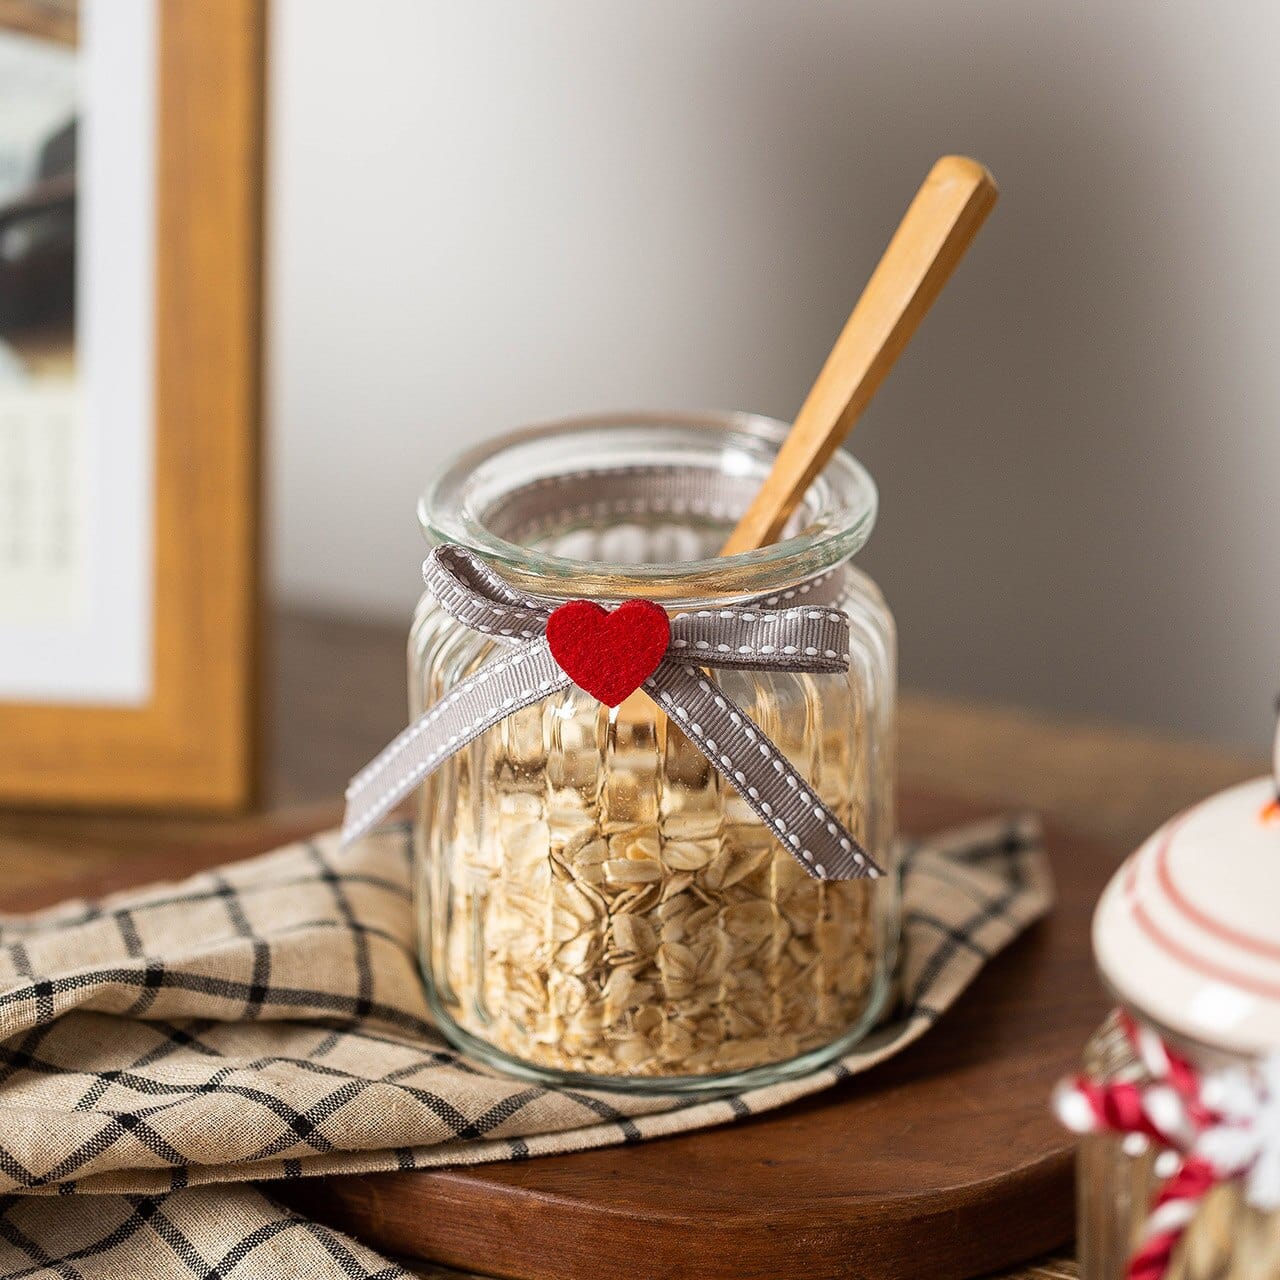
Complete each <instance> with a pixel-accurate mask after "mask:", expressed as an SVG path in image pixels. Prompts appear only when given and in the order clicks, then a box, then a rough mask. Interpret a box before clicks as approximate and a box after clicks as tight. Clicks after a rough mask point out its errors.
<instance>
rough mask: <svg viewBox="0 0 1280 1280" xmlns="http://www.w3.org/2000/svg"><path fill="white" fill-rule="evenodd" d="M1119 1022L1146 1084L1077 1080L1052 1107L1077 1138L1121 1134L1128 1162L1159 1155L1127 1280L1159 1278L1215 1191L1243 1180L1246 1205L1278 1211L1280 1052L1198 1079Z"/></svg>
mask: <svg viewBox="0 0 1280 1280" xmlns="http://www.w3.org/2000/svg"><path fill="white" fill-rule="evenodd" d="M1117 1016H1118V1018H1119V1023H1120V1027H1121V1029H1122V1031H1123V1032H1124V1034H1125V1036H1126V1037H1127V1039H1128V1041H1129V1043H1130V1045H1131V1046H1132V1048H1133V1050H1134V1052H1135V1054H1136V1055H1137V1057H1138V1058H1139V1060H1140V1061H1141V1063H1142V1065H1143V1067H1144V1068H1145V1070H1146V1073H1147V1076H1148V1077H1149V1079H1147V1080H1146V1081H1144V1082H1141V1083H1134V1082H1122V1081H1101V1080H1095V1079H1092V1078H1090V1077H1088V1076H1083V1075H1081V1076H1075V1077H1072V1078H1070V1079H1067V1080H1064V1081H1063V1082H1062V1083H1061V1084H1060V1085H1059V1086H1058V1088H1057V1090H1056V1092H1055V1094H1054V1109H1055V1110H1056V1112H1057V1114H1058V1118H1059V1119H1060V1120H1061V1121H1062V1123H1063V1124H1064V1125H1066V1127H1067V1128H1068V1129H1070V1130H1072V1131H1073V1132H1075V1133H1114V1134H1117V1135H1121V1136H1122V1137H1123V1140H1124V1143H1123V1145H1124V1150H1125V1153H1126V1154H1128V1155H1139V1154H1141V1153H1142V1152H1143V1151H1144V1150H1146V1149H1147V1147H1149V1146H1155V1147H1157V1148H1159V1149H1160V1150H1161V1152H1162V1153H1163V1154H1162V1156H1161V1157H1160V1158H1159V1159H1158V1160H1157V1164H1156V1171H1157V1173H1158V1174H1161V1175H1162V1176H1163V1181H1162V1183H1161V1185H1160V1189H1159V1190H1158V1191H1157V1193H1156V1195H1155V1199H1154V1200H1153V1202H1152V1205H1151V1210H1150V1212H1149V1214H1148V1216H1147V1221H1146V1225H1145V1229H1144V1231H1143V1237H1142V1242H1141V1243H1140V1244H1139V1246H1138V1248H1137V1249H1136V1250H1135V1251H1134V1253H1133V1254H1132V1255H1131V1256H1130V1258H1129V1263H1128V1267H1127V1268H1126V1271H1125V1275H1126V1278H1127V1280H1160V1278H1161V1277H1162V1276H1164V1275H1165V1273H1166V1271H1167V1270H1168V1267H1169V1261H1170V1259H1171V1258H1172V1256H1173V1253H1174V1250H1175V1249H1176V1248H1177V1246H1178V1243H1179V1241H1180V1240H1181V1239H1182V1236H1183V1234H1184V1233H1185V1232H1186V1229H1187V1227H1188V1226H1189V1225H1190V1223H1191V1221H1192V1219H1193V1218H1194V1217H1195V1216H1196V1213H1197V1212H1198V1210H1199V1208H1200V1202H1201V1201H1202V1200H1203V1199H1204V1197H1205V1196H1206V1195H1207V1194H1208V1192H1209V1191H1210V1190H1212V1188H1213V1187H1215V1186H1218V1185H1219V1184H1220V1183H1223V1182H1228V1181H1232V1180H1234V1179H1237V1178H1242V1179H1244V1180H1245V1198H1246V1200H1247V1201H1248V1203H1249V1204H1251V1205H1253V1206H1254V1207H1255V1208H1258V1209H1261V1210H1263V1211H1264V1212H1274V1211H1276V1210H1278V1209H1280V1055H1275V1056H1272V1057H1271V1058H1268V1059H1264V1060H1263V1061H1261V1062H1259V1063H1257V1064H1255V1065H1252V1066H1249V1067H1244V1066H1232V1067H1227V1068H1224V1069H1222V1070H1219V1071H1212V1072H1204V1073H1201V1072H1199V1071H1198V1070H1197V1069H1196V1068H1195V1067H1194V1066H1193V1065H1192V1064H1191V1063H1190V1062H1189V1061H1187V1059H1185V1058H1183V1057H1181V1056H1180V1055H1178V1054H1177V1053H1175V1052H1174V1051H1173V1050H1171V1049H1170V1048H1169V1046H1168V1045H1166V1044H1165V1043H1164V1041H1163V1040H1162V1039H1161V1038H1160V1037H1159V1036H1158V1035H1157V1034H1156V1033H1155V1032H1154V1031H1152V1030H1151V1029H1150V1028H1149V1027H1144V1026H1142V1025H1141V1024H1140V1023H1138V1022H1136V1021H1135V1020H1134V1019H1133V1018H1132V1017H1130V1016H1129V1015H1128V1014H1126V1013H1124V1012H1123V1011H1121V1012H1120V1013H1119V1014H1118V1015H1117ZM1165 1165H1167V1166H1168V1172H1167V1174H1166V1173H1165V1169H1164V1167H1163V1166H1165Z"/></svg>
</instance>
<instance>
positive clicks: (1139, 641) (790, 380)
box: [268, 0, 1280, 744]
mask: <svg viewBox="0 0 1280 1280" xmlns="http://www.w3.org/2000/svg"><path fill="white" fill-rule="evenodd" d="M273 8H274V15H273V30H272V33H271V37H272V69H271V90H270V123H271V143H270V163H271V175H272V178H271V199H270V246H271V249H270V260H269V264H270V270H269V276H270V289H269V293H270V297H269V325H270V328H269V333H270V342H271V356H272V366H271V376H270V380H269V394H268V409H269V416H270V425H271V432H272V443H271V450H270V451H271V455H272V479H271V503H272V506H271V511H272V535H273V541H274V573H275V578H276V584H277V591H278V593H279V595H281V596H282V597H283V598H285V599H286V600H288V601H290V602H294V603H305V604H308V605H313V606H317V607H323V608H326V609H335V610H340V611H346V612H353V613H356V612H358V613H362V614H376V615H383V616H388V617H396V618H400V617H407V613H408V610H409V608H410V607H411V604H412V601H413V600H414V598H415V597H416V593H417V584H418V576H417V574H418V560H419V557H420V546H419V542H418V537H417V533H416V528H415V524H414V514H413V508H414V501H415V497H416V494H417V492H418V490H419V489H420V487H421V485H422V482H423V481H424V479H425V478H426V477H427V476H428V475H429V474H430V473H431V472H432V471H433V470H434V469H435V468H437V467H438V466H439V464H440V463H441V462H442V461H443V460H444V459H445V458H447V457H448V456H449V455H450V454H451V453H452V452H453V451H455V449H457V448H458V447H460V446H461V445H462V444H464V443H467V442H470V441H472V440H475V439H478V438H480V437H482V436H484V435H487V434H491V433H496V432H499V431H501V430H504V429H506V428H508V427H510V426H513V425H518V424H521V423H525V422H529V421H534V420H538V419H542V418H546V417H552V416H558V415H561V414H565V413H570V412H577V411H587V410H592V409H611V408H628V407H639V406H650V407H661V406H666V407H683V408H694V407H707V406H719V407H734V408H743V409H754V410H758V411H762V412H765V413H770V414H774V415H776V416H779V417H784V418H785V417H790V416H791V415H792V414H793V413H794V411H795V408H796V407H797V405H798V404H799V402H800V400H801V398H802V397H803V394H804V391H805V389H806V387H807V385H808V383H809V381H810V380H811V378H812V377H813V375H814V373H815V372H816V370H817V368H818V366H819V364H820V362H821V359H822V357H823V356H824V354H825V352H826V351H827V349H828V347H829V345H830V343H831V341H832V340H833V339H834V337H835V334H836V333H837V332H838V330H839V327H840V325H841V323H842V322H843V319H844V317H845V315H846V314H847V312H848V310H849V308H850V306H851V305H852V303H853V301H854V299H855V297H856V296H857V293H858V291H859V290H860V288H861V286H862V284H863V283H864V281H865V279H866V276H867V274H868V273H869V271H870V269H871V267H872V265H873V263H874V261H875V259H876V257H877V256H878V254H879V252H880V250H881V249H882V248H883V245H884V243H885V242H886V240H887V238H888V236H889V234H890V232H891V230H892V228H893V226H894V225H895V223H896V221H897V219H898V217H899V215H900V214H901V212H902V210H903V209H904V208H905V206H906V203H907V201H908V200H909V198H910V196H911V194H912V193H913V191H914V190H915V187H916V186H917V184H918V183H919V181H920V180H921V178H922V177H923V175H924V174H925V172H926V171H927V169H928V167H929V165H930V164H931V163H932V161H933V159H934V158H935V157H936V156H937V155H939V154H942V153H944V152H947V151H959V152H967V153H970V154H972V155H975V156H977V157H979V158H980V159H982V160H983V161H984V162H985V163H987V164H988V165H989V166H990V168H991V169H992V171H993V172H994V173H995V175H996V177H997V179H998V180H999V182H1000V184H1001V187H1002V191H1003V195H1002V200H1001V203H1000V205H999V206H998V208H997V210H996V212H995V214H994V215H993V216H992V218H991V220H990V222H989V223H988V224H987V227H986V229H985V230H984V231H983V232H982V234H981V236H980V238H979V240H978V242H977V244H976V246H975V248H974V250H973V251H972V253H971V254H970V256H969V258H968V259H967V260H966V262H965V263H964V264H963V266H962V267H961V270H960V272H959V273H958V275H957V276H956V277H955V279H954V280H953V282H952V284H951V285H950V286H949V288H948V290H947V292H946V294H945V295H944V297H943V299H942V300H941V302H940V303H939V304H938V306H937V307H936V308H935V310H934V311H933V313H932V314H931V315H930V317H929V318H928V320H927V321H926V323H925V325H924V327H923V329H922V330H921V332H920V333H919V334H918V335H917V338H916V340H915V342H914V343H913V345H912V347H911V349H910V350H909V351H908V353H907V355H906V356H905V357H904V359H903V362H902V363H901V365H900V366H899V367H898V369H897V370H896V371H895V372H894V373H893V375H892V376H891V378H890V380H889V381H888V383H887V384H886V385H885V387H884V388H883V389H882V391H881V393H880V395H879V397H878V398H877V401H876V403H875V404H874V406H873V407H872V409H871V410H870V412H869V413H868V414H867V416H866V417H865V418H864V420H863V422H862V424H861V425H860V427H859V428H858V431H857V433H856V436H855V439H854V449H855V452H857V453H858V454H859V455H860V456H861V457H862V458H863V459H864V460H865V461H866V462H867V463H868V465H869V466H870V468H871V469H872V471H873V472H874V474H875V475H876V476H877V478H878V480H879V483H880V486H881V494H882V517H881V523H880V526H879V529H878V530H877V532H876V534H875V536H874V537H873V539H872V542H871V544H870V546H869V547H868V549H867V550H866V552H865V553H864V563H865V565H866V567H867V568H868V569H869V570H870V571H871V572H872V573H873V574H874V575H875V576H876V577H877V578H878V580H879V581H880V582H881V584H882V586H883V587H884V589H885V591H886V594H887V595H888V596H889V599H890V602H891V604H892V605H893V607H894V609H895V611H896V613H897V615H898V619H899V624H900V628H901V638H902V665H903V676H904V680H905V682H907V683H910V684H912V685H915V686H917V687H922V688H928V689H933V690H938V691H943V692H946V693H950V694H955V695H961V696H964V695H972V696H976V697H983V698H991V699H997V700H1000V701H1003V702H1010V703H1021V704H1027V705H1032V706H1036V707H1041V708H1046V709H1049V710H1053V711H1064V712H1070V713H1075V714H1079V715H1084V716H1102V717H1107V718H1110V719H1114V720H1120V721H1131V722H1135V723H1141V724H1147V725H1151V726H1154V727H1159V728H1167V729H1175V730H1179V731H1183V732H1187V733H1195V734H1202V735H1208V736H1212V737H1216V738H1220V739H1223V740H1226V741H1236V742H1241V743H1256V744H1261V743H1262V742H1264V741H1265V740H1267V739H1268V738H1269V733H1270V729H1271V719H1270V705H1269V702H1270V698H1271V695H1272V693H1273V692H1274V690H1275V689H1276V688H1277V687H1280V582H1278V580H1277V579H1278V575H1277V555H1276V552H1277V549H1278V541H1280V539H1278V537H1277V510H1276V508H1277V501H1276V500H1277V490H1278V487H1280V486H1278V483H1277V481H1278V478H1280V432H1278V431H1277V421H1278V420H1280V362H1277V361H1276V359H1275V358H1274V356H1273V349H1274V346H1275V342H1276V337H1277V334H1278V333H1280V216H1278V215H1280V147H1278V146H1277V145H1276V138H1277V136H1280V89H1278V88H1277V81H1276V77H1275V70H1274V50H1275V49H1276V48H1277V47H1278V45H1280V7H1277V6H1275V5H1273V4H1271V3H1264V2H1263V0H1254V2H1249V0H1238V2H1237V3H1234V4H1231V5H1217V6H1210V5H1205V4H1203V3H1201V0H1164V3H1162V4H1160V5H1155V4H1148V3H1138V2H1136V0H1121V2H1120V3H1116V2H1115V0H1087V2H1085V3H1079V2H1077V3H1072V4H1057V3H1052V2H1051V0H1031V2H1030V3H1028V2H1026V0H948V2H947V3H943V4H939V3H937V0H858V3H852V2H846V3H834V2H826V0H789V2H788V3H786V4H778V3H776V2H775V0H647V2H646V3H645V4H642V5H637V4H634V3H630V2H628V0H539V3H537V4H529V3H527V0H477V2H476V3H467V4H463V3H446V2H441V3H431V4H422V3H418V2H416V0H366V3H365V4H363V5H361V6H359V7H357V8H353V7H352V6H351V5H350V4H349V3H339V0H277V3H276V4H275V5H274V6H273Z"/></svg>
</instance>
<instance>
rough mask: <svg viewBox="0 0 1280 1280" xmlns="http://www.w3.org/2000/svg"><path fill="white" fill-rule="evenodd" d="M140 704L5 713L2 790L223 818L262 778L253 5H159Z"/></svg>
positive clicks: (259, 75) (41, 798)
mask: <svg viewBox="0 0 1280 1280" xmlns="http://www.w3.org/2000/svg"><path fill="white" fill-rule="evenodd" d="M158 10H159V14H160V29H159V66H158V75H159V88H158V109H157V120H158V139H157V147H158V153H157V190H156V200H157V207H156V243H157V250H156V368H157V381H156V400H155V406H156V423H155V513H154V514H155V520H154V535H153V538H154V544H155V553H154V611H153V624H152V634H153V651H154V657H153V694H152V697H151V699H150V701H149V702H148V703H147V705H146V706H144V707H141V708H136V709H135V708H125V707H100V706H92V707H82V706H65V707H64V706H36V705H28V704H13V705H5V706H3V707H0V796H3V797H5V798H7V799H10V800H17V801H22V802H25V803H32V804H58V805H94V806H104V805H113V806H129V807H138V806H146V807H179V806H180V807H188V808H196V809H233V808H237V807H242V806H244V805H245V804H246V803H247V802H248V801H249V800H250V799H251V798H252V795H253V791H254V787H255V784H256V780H257V764H258V760H257V754H256V746H257V744H258V742H259V741H260V734H259V733H258V732H257V727H256V723H255V717H256V714H257V691H258V685H259V671H258V661H259V659H258V650H259V645H258V638H259V631H260V626H261V617H260V612H259V608H258V600H259V586H260V583H259V575H260V563H261V558H260V555H259V505H260V503H259V490H258V484H259V471H260V468H259V447H260V446H259V430H258V427H259V399H260V386H259V384H260V349H261V330H260V316H261V306H260V294H261V288H260V255H261V228H262V216H261V213H262V211H261V203H262V107H263V57H264V50H263V42H264V0H219V3H218V4H211V5H205V4H178V3H169V4H162V5H160V6H158Z"/></svg>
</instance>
